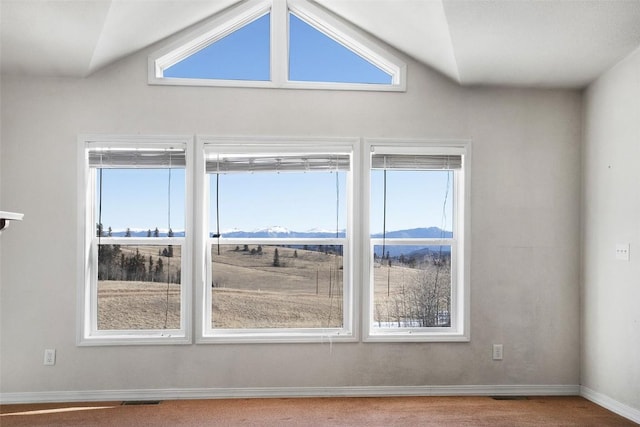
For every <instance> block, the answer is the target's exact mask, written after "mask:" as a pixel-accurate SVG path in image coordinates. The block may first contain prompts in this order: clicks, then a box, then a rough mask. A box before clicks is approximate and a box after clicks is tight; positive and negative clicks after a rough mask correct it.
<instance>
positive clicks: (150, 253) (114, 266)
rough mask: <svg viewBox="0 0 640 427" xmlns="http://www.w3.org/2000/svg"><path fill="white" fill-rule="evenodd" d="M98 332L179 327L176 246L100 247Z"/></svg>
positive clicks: (177, 250)
mask: <svg viewBox="0 0 640 427" xmlns="http://www.w3.org/2000/svg"><path fill="white" fill-rule="evenodd" d="M98 252H99V255H98V330H114V329H115V330H124V329H179V328H180V275H181V268H182V267H181V265H182V256H181V252H182V251H181V246H179V245H173V246H172V245H168V246H163V245H111V244H100V245H99V250H98Z"/></svg>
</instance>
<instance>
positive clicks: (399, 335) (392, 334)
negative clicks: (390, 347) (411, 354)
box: [363, 330, 471, 342]
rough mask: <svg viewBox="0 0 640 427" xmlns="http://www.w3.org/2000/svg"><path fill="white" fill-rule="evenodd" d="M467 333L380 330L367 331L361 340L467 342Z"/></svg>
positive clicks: (468, 338) (468, 339) (469, 339)
mask: <svg viewBox="0 0 640 427" xmlns="http://www.w3.org/2000/svg"><path fill="white" fill-rule="evenodd" d="M469 341H471V338H470V337H469V335H468V334H463V333H457V332H453V331H446V332H432V331H429V332H420V331H387V330H385V331H380V332H374V333H369V334H367V335H366V336H365V337H364V338H363V342H469Z"/></svg>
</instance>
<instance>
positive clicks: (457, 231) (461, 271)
mask: <svg viewBox="0 0 640 427" xmlns="http://www.w3.org/2000/svg"><path fill="white" fill-rule="evenodd" d="M362 150H363V153H362V159H363V162H364V163H365V165H364V167H363V177H362V180H361V182H362V189H363V202H362V203H363V209H364V211H365V212H366V213H365V214H364V215H363V216H362V226H363V232H362V245H361V247H362V253H361V254H360V259H362V260H363V265H362V273H361V274H362V277H363V279H364V291H363V296H364V298H363V322H362V323H363V341H365V342H467V341H469V340H470V302H469V299H470V285H469V277H470V258H469V256H470V246H471V242H470V236H471V234H470V215H469V210H470V198H469V194H470V182H471V181H470V176H471V143H470V142H469V141H428V140H421V141H415V140H390V139H373V138H372V139H367V140H365V143H364V144H363V146H362ZM374 151H375V152H376V153H381V154H416V155H420V154H423V155H424V154H461V155H462V156H463V162H462V169H461V170H457V171H455V172H454V183H453V188H454V191H453V192H454V199H453V210H454V220H453V232H454V234H453V237H452V238H446V239H391V238H386V239H385V240H386V244H387V245H394V244H401V245H440V244H442V245H451V279H452V283H451V311H452V313H450V316H451V318H450V319H451V326H450V327H429V328H426V327H405V328H381V327H375V324H374V308H373V307H374V296H373V246H374V244H381V241H382V239H374V238H371V237H370V235H371V232H370V209H371V205H370V203H371V153H373V152H374Z"/></svg>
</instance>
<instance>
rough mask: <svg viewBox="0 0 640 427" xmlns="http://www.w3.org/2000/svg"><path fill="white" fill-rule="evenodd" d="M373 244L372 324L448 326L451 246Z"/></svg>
mask: <svg viewBox="0 0 640 427" xmlns="http://www.w3.org/2000/svg"><path fill="white" fill-rule="evenodd" d="M384 252H385V253H389V257H387V256H386V255H385V257H380V256H378V255H377V254H382V253H383V248H382V245H376V246H374V254H376V255H374V263H373V264H374V267H373V279H374V292H373V294H374V295H373V327H375V328H408V327H434V326H440V327H444V326H450V325H451V322H450V312H451V246H388V245H387V246H385V248H384Z"/></svg>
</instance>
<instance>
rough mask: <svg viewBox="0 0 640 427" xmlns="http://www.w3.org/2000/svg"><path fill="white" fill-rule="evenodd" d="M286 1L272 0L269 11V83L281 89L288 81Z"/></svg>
mask: <svg viewBox="0 0 640 427" xmlns="http://www.w3.org/2000/svg"><path fill="white" fill-rule="evenodd" d="M287 15H288V9H287V1H286V0H273V5H272V9H271V82H272V83H273V84H274V85H275V86H276V87H281V86H282V85H283V84H284V83H285V82H286V81H288V80H289V72H288V71H289V20H288V19H287Z"/></svg>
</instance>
